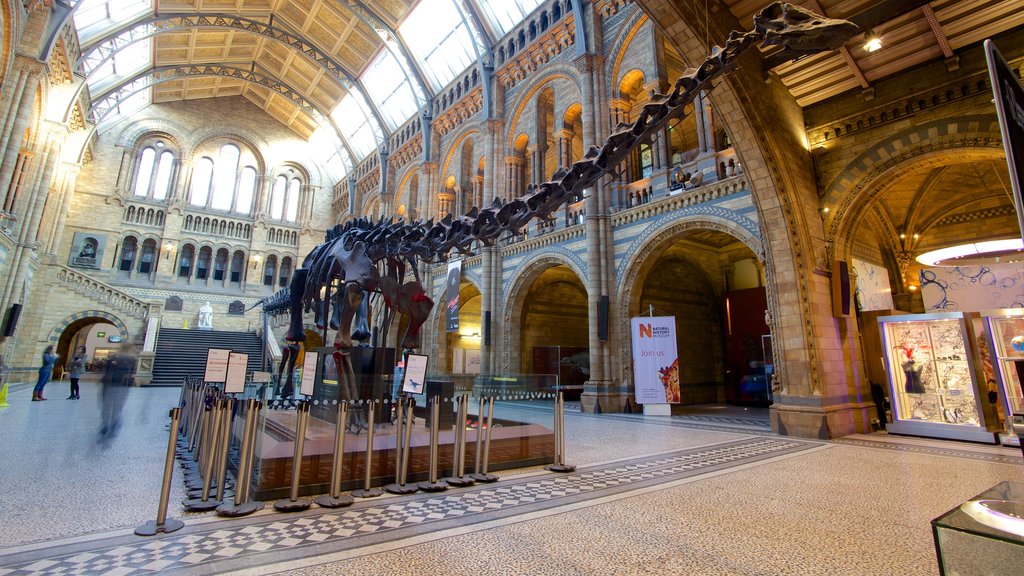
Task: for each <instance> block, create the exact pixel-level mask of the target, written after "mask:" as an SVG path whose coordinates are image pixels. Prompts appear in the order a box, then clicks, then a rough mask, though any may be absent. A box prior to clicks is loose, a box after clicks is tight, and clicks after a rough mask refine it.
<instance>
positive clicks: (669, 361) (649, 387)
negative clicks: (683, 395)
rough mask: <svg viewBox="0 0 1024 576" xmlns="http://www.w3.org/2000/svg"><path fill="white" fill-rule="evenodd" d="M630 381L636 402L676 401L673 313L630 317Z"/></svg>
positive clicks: (677, 395) (676, 381)
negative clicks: (631, 378)
mask: <svg viewBox="0 0 1024 576" xmlns="http://www.w3.org/2000/svg"><path fill="white" fill-rule="evenodd" d="M631 325H632V330H631V332H632V336H633V382H634V388H635V389H636V402H637V404H666V403H668V404H678V403H679V399H680V394H679V356H678V353H677V351H676V318H675V316H643V317H639V318H633V319H632V322H631Z"/></svg>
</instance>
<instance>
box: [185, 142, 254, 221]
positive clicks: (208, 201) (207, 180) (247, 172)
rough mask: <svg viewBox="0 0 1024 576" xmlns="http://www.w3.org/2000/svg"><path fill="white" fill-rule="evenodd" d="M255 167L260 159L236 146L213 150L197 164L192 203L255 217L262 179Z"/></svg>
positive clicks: (193, 177)
mask: <svg viewBox="0 0 1024 576" xmlns="http://www.w3.org/2000/svg"><path fill="white" fill-rule="evenodd" d="M204 148H205V147H204ZM207 150H209V149H207ZM255 164H256V156H255V155H254V154H253V153H252V152H251V151H249V150H248V149H247V148H242V147H239V146H238V145H237V144H234V143H226V144H221V145H220V147H219V148H217V149H216V150H215V151H214V150H209V152H208V153H207V154H206V155H204V156H202V157H201V158H200V159H199V160H198V161H197V162H196V167H195V171H194V173H193V175H192V194H191V198H190V199H189V203H190V204H191V205H193V206H200V207H204V208H208V209H210V210H221V211H231V212H236V213H239V214H245V215H249V214H251V213H252V201H253V198H254V197H255V196H256V186H257V180H258V178H257V174H258V172H257V169H256V167H255ZM213 233H215V231H214V232H213Z"/></svg>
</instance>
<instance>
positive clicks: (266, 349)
mask: <svg viewBox="0 0 1024 576" xmlns="http://www.w3.org/2000/svg"><path fill="white" fill-rule="evenodd" d="M260 316H262V318H263V354H264V356H265V357H266V358H267V360H269V361H270V371H271V372H273V371H274V367H275V366H277V364H278V362H280V361H281V346H280V344H279V343H278V341H277V336H276V335H275V334H274V328H273V325H272V324H271V321H270V314H266V313H264V314H261V315H260Z"/></svg>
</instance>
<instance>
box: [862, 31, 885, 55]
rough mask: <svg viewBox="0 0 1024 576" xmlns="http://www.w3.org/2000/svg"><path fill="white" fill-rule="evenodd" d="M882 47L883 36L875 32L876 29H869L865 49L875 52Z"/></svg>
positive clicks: (865, 39) (865, 38)
mask: <svg viewBox="0 0 1024 576" xmlns="http://www.w3.org/2000/svg"><path fill="white" fill-rule="evenodd" d="M881 48H882V37H881V36H879V35H878V34H875V33H874V31H870V30H869V31H868V34H867V36H865V37H864V50H866V51H868V52H874V51H876V50H879V49H881Z"/></svg>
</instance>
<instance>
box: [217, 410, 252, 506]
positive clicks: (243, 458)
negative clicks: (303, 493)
mask: <svg viewBox="0 0 1024 576" xmlns="http://www.w3.org/2000/svg"><path fill="white" fill-rule="evenodd" d="M245 407H246V410H245V427H244V428H243V430H242V446H241V449H240V450H239V453H238V478H237V480H236V481H235V500H234V501H233V502H230V503H228V502H225V503H224V504H221V505H220V506H218V507H217V515H218V516H229V517H232V518H234V517H238V516H247V515H249V514H252V513H253V512H256V511H258V510H262V509H263V502H255V501H250V500H249V484H250V482H251V480H252V464H253V452H254V451H255V449H256V432H257V430H256V418H257V416H258V415H259V411H260V409H262V408H263V403H262V402H260V401H258V400H256V399H255V398H249V399H248V400H246V401H245Z"/></svg>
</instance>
